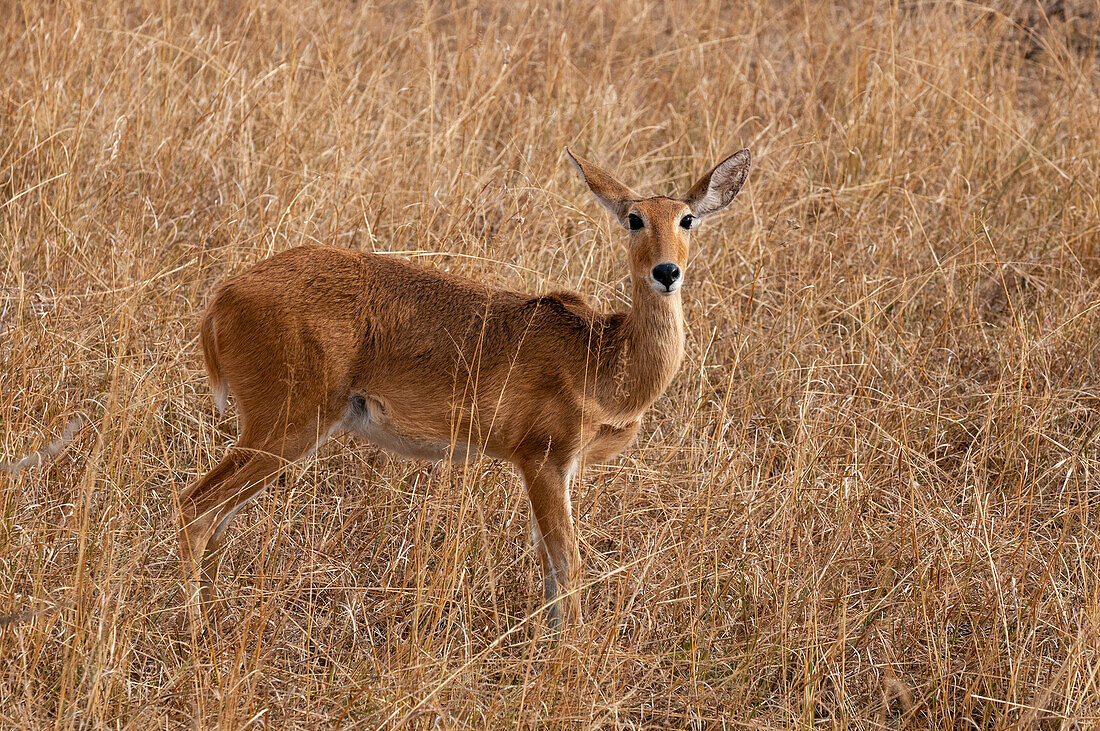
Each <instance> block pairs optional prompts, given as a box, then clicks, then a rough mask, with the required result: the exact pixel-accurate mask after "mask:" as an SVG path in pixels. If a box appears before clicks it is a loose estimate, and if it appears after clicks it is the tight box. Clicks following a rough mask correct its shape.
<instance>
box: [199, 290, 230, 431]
mask: <svg viewBox="0 0 1100 731" xmlns="http://www.w3.org/2000/svg"><path fill="white" fill-rule="evenodd" d="M199 343H200V344H201V345H202V359H203V362H204V363H205V364H206V373H207V375H208V376H210V388H211V389H213V391H214V405H216V406H217V407H218V413H222V412H223V411H225V407H226V405H227V404H228V403H229V387H228V386H226V384H225V381H224V380H223V379H222V372H221V369H220V368H218V344H217V342H215V340H214V312H213V311H212V310H207V311H206V314H205V315H203V318H202V324H201V325H200V326H199Z"/></svg>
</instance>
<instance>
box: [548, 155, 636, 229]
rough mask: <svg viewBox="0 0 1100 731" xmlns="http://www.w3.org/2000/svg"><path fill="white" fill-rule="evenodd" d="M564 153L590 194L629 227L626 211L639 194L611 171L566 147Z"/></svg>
mask: <svg viewBox="0 0 1100 731" xmlns="http://www.w3.org/2000/svg"><path fill="white" fill-rule="evenodd" d="M565 154H566V155H568V156H569V161H570V162H571V163H573V167H575V168H576V169H577V172H578V173H580V174H581V177H582V178H584V182H585V183H586V184H587V185H588V189H589V190H591V191H592V195H594V196H596V200H598V201H599V202H600V204H601V205H602V206H603V207H604V208H606V209H607V210H609V211H611V213H612V214H614V216H615V218H617V219H618V220H619V223H621V224H622V225H623V226H625V227H627V228H629V227H630V224H629V223H628V222H627V220H626V217H627V212H628V211H629V210H630V204H631V203H633V202H634V201H636V200H640V196H639V195H638V194H637V193H635V192H634V191H632V190H631V189H630V188H628V187H626V186H625V185H623V184H622V183H620V182H619V181H618V180H615V178H614V177H613V176H612V175H611V173H609V172H607V171H606V170H604V169H603V168H601V167H599V166H598V165H593V164H592V163H590V162H588V161H587V160H585V159H583V158H580V157H577V156H576V155H574V154H573V153H572V152H570V150H569V148H568V147H566V148H565Z"/></svg>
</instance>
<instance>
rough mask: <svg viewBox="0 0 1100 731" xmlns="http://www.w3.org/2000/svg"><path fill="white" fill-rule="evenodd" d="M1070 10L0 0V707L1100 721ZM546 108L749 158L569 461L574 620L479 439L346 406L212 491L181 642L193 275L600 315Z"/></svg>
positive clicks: (841, 723)
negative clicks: (309, 247) (654, 396)
mask: <svg viewBox="0 0 1100 731" xmlns="http://www.w3.org/2000/svg"><path fill="white" fill-rule="evenodd" d="M1098 35H1100V5H1098V4H1097V3H1096V2H1095V0H1089V1H1087V2H1075V1H1074V0H1065V1H1061V0H1043V1H1042V2H1039V1H1038V0H1027V1H1025V0H1019V1H1018V2H1015V1H1012V0H1009V1H1007V2H1002V3H995V4H991V3H987V2H984V1H981V2H979V1H969V0H950V1H949V0H943V1H940V0H894V1H893V2H887V1H884V0H875V1H873V2H839V3H816V2H808V1H807V0H803V1H796V0H746V2H738V3H728V2H717V1H714V0H702V1H701V2H683V1H682V0H669V1H668V2H656V1H654V0H622V1H621V2H597V1H595V0H575V1H573V2H561V1H557V2H548V3H539V2H534V1H533V0H515V1H514V2H471V3H458V2H451V3H447V2H411V1H407V0H379V1H373V0H371V1H368V0H363V1H360V2H351V1H349V0H331V1H330V2H316V1H315V0H303V1H302V2H282V1H277V0H240V1H239V2H235V1H232V0H226V2H217V3H206V2H194V1H187V0H180V1H178V2H166V1H161V2H153V1H152V0H148V1H143V0H128V1H126V2H122V1H119V0H104V1H103V2H85V1H81V0H65V1H60V2H36V1H33V0H2V1H0V460H3V459H6V460H9V461H14V460H18V459H19V458H20V457H22V456H24V455H28V454H32V453H34V452H35V450H38V449H40V448H42V447H43V446H44V445H48V444H50V443H51V442H57V440H61V442H60V443H58V444H59V447H60V448H59V449H57V450H55V451H56V452H57V453H56V454H52V455H48V457H47V458H45V459H43V460H41V462H42V463H41V464H36V465H23V466H22V467H21V468H20V469H18V470H11V471H10V473H9V474H0V728H5V729H6V728H13V729H14V728H31V729H93V728H96V729H98V728H103V729H152V728H183V727H191V728H218V729H246V728H272V729H276V728H278V729H282V728H290V729H307V728H309V729H312V728H357V729H358V728H362V729H372V728H385V729H389V728H418V729H419V728H423V729H429V728H432V729H434V728H448V729H451V728H453V729H494V728H500V729H504V728H539V729H543V728H546V729H558V728H561V729H574V728H586V729H587V728H614V729H643V728H645V729H658V728H659V729H681V728H690V729H720V728H729V729H735V728H811V727H815V728H816V727H821V728H844V729H880V728H957V729H969V728H980V729H1014V728H1044V729H1046V728H1050V729H1061V728H1066V729H1069V728H1074V729H1077V728H1082V729H1083V728H1091V727H1096V726H1098V725H1100V687H1098V686H1100V535H1098V532H1097V528H1098V526H1100V453H1098V451H1097V445H1098V440H1100V433H1098V432H1100V300H1098V296H1097V295H1098V292H1100V169H1098V168H1100V64H1098ZM566 145H568V146H570V147H571V148H572V149H576V150H577V151H578V152H580V153H581V154H583V155H585V156H586V157H588V158H589V159H591V160H593V161H595V162H598V163H600V164H602V165H604V166H606V167H607V168H609V169H611V170H614V171H615V172H616V173H617V174H618V175H619V176H620V177H621V178H622V179H623V180H624V181H626V182H628V183H629V184H630V185H632V186H634V187H635V188H637V189H639V190H644V191H651V192H653V193H665V194H672V193H677V192H679V193H682V192H684V191H685V190H686V188H687V186H689V185H690V184H691V182H692V181H693V180H694V179H695V178H696V177H697V176H698V175H699V174H700V173H702V172H703V171H704V170H705V169H706V168H707V167H708V166H709V165H712V164H714V163H715V162H717V161H718V160H719V159H721V158H722V157H723V156H724V155H726V154H729V153H730V152H732V151H734V150H737V149H740V148H742V147H746V148H749V149H750V150H751V151H752V154H753V159H754V163H753V169H752V172H751V174H750V177H749V182H748V184H747V185H746V186H745V189H744V190H743V191H742V193H741V195H740V196H739V197H738V198H737V200H736V201H735V202H734V204H733V205H732V206H731V207H730V209H729V210H727V211H726V212H724V213H723V214H721V215H720V216H716V217H715V219H713V220H708V221H707V222H705V223H704V225H703V226H702V227H701V228H700V229H699V230H698V231H697V232H696V233H695V234H693V239H694V253H693V257H692V261H691V263H690V265H689V267H688V268H687V271H686V277H687V283H686V285H685V287H684V290H683V299H684V304H685V310H686V313H687V320H688V334H687V345H686V347H687V351H686V356H685V360H684V363H683V366H682V368H681V369H680V372H679V374H678V375H677V377H676V379H675V380H674V382H673V384H672V385H671V386H670V388H669V389H668V390H667V392H666V393H665V395H664V396H663V397H661V399H660V400H659V401H658V402H657V404H656V405H655V407H654V408H653V409H652V411H651V412H650V414H649V415H648V417H647V418H646V421H645V425H644V427H643V430H642V433H641V435H640V437H639V439H638V441H637V442H636V444H635V445H634V446H633V447H632V448H631V449H630V450H628V451H627V452H626V453H625V454H624V455H623V456H621V457H620V458H618V459H616V460H615V461H613V462H612V463H610V464H603V465H595V466H592V467H590V468H589V470H588V471H587V473H586V475H585V479H584V480H583V482H582V483H581V484H578V485H576V486H575V487H574V494H573V497H574V511H575V515H576V519H577V521H578V525H579V526H580V527H579V531H580V541H581V553H582V557H583V560H584V562H585V568H584V575H583V580H584V584H585V587H586V588H585V590H584V594H583V600H582V601H583V607H584V614H585V621H584V623H583V624H582V625H580V626H578V627H576V628H575V629H574V630H572V631H570V632H569V633H567V634H566V635H564V636H563V637H562V638H561V640H560V641H559V642H557V643H552V642H548V641H547V639H546V637H545V634H544V633H543V632H541V631H540V626H541V621H542V620H541V618H540V615H539V614H538V612H537V609H538V605H539V602H540V598H541V591H540V579H539V566H538V561H537V560H536V558H535V556H534V554H533V552H532V550H531V547H530V540H529V538H528V533H527V525H528V515H527V504H526V500H525V498H524V495H523V490H522V483H521V481H520V480H519V478H518V477H517V476H516V475H515V474H514V472H513V471H512V470H511V468H510V467H508V466H507V465H505V464H503V463H500V462H496V461H493V460H483V461H480V462H477V463H475V464H472V465H468V466H465V467H456V466H448V465H431V464H427V463H422V462H415V461H409V460H405V459H401V458H396V457H392V456H389V455H387V454H385V453H383V452H380V451H378V450H376V449H374V448H372V447H370V446H365V445H362V444H357V443H355V442H353V441H350V440H346V439H338V440H335V441H333V442H330V443H329V444H328V445H326V446H325V447H324V448H323V449H321V450H320V451H318V452H317V453H316V454H314V455H313V456H311V457H310V458H308V459H307V460H304V461H302V462H301V463H299V464H297V465H296V466H295V468H294V469H293V471H292V473H291V474H290V475H288V476H287V477H286V478H285V479H283V480H282V482H281V484H280V485H279V486H277V487H275V488H273V489H272V490H270V491H269V492H267V493H266V495H265V496H264V497H262V498H261V499H259V500H257V501H255V502H254V503H252V504H251V505H250V506H249V507H248V508H246V509H245V511H244V512H243V513H242V514H241V516H239V517H238V518H237V520H236V521H235V523H234V527H233V529H232V530H233V532H232V536H231V539H230V543H229V546H228V550H227V556H226V565H225V567H224V568H223V573H222V576H221V577H220V585H221V586H220V588H221V590H222V593H223V596H225V597H226V600H227V602H226V604H227V605H226V611H227V613H228V615H229V616H230V617H231V618H232V619H233V620H234V623H233V626H232V628H231V629H228V630H226V631H225V632H224V633H220V634H219V633H208V634H202V633H193V634H192V633H180V632H179V631H178V626H177V623H176V622H175V621H174V619H175V617H176V614H177V611H178V608H179V600H180V596H179V579H180V574H179V570H178V563H177V561H178V552H177V547H176V537H175V533H176V530H177V528H178V521H177V499H178V496H179V494H180V492H181V491H182V490H183V489H184V488H185V487H186V486H187V485H188V484H190V483H191V482H193V481H194V480H195V479H196V478H197V477H198V476H199V475H200V474H201V473H202V472H204V471H205V470H207V469H209V468H210V467H211V466H212V465H213V464H214V463H215V462H216V460H217V459H218V458H219V456H220V455H221V454H223V453H224V451H225V449H226V448H227V445H228V444H230V443H231V442H232V441H233V439H234V435H235V433H236V424H235V421H234V419H233V415H234V412H233V411H232V409H231V410H230V411H229V412H227V413H226V414H225V415H224V416H219V415H218V414H217V412H216V411H215V409H214V407H213V402H212V399H211V394H210V390H209V387H208V384H207V381H206V377H205V374H204V372H203V369H202V359H201V356H200V354H199V352H198V348H197V323H198V318H199V315H200V314H201V312H202V310H203V308H204V306H205V304H206V303H207V302H208V301H209V298H210V296H211V294H212V292H213V291H214V289H215V288H216V287H217V285H218V283H219V282H220V281H221V280H223V279H224V278H225V277H226V276H228V275H231V274H234V273H237V272H240V271H243V270H244V269H245V268H247V267H248V266H249V265H250V264H252V263H254V262H257V261H259V260H261V259H263V258H264V257H267V256H269V255H271V254H273V253H275V252H278V251H282V250H285V249H287V248H289V247H293V246H296V245H300V244H304V243H324V244H328V245H332V246H339V247H350V248H354V249H360V250H364V251H377V252H385V253H387V254H388V255H391V256H394V257H399V258H402V259H406V260H409V261H417V262H421V263H425V264H428V265H429V266H434V267H438V268H440V269H445V270H448V271H451V272H455V273H459V274H463V275H467V276H470V277H474V278H477V279H480V280H482V281H486V282H489V283H491V284H494V285H497V286H502V287H508V288H512V289H517V290H522V291H526V292H530V293H532V294H539V293H543V292H548V291H551V290H554V289H560V288H570V289H574V290H577V291H579V292H581V293H582V294H583V295H584V296H585V297H586V298H588V300H589V301H590V302H592V303H593V304H594V305H595V306H598V307H600V308H602V309H604V310H608V311H610V310H613V309H622V308H625V307H627V306H628V304H629V292H630V289H629V286H628V284H627V281H626V275H627V268H626V261H625V250H624V245H623V234H622V232H621V229H620V228H619V227H618V226H617V225H616V224H615V223H614V222H613V221H612V220H611V219H610V217H609V216H608V215H607V214H606V212H605V211H603V210H602V209H600V208H599V207H598V206H597V205H596V204H595V203H594V202H593V201H592V200H591V197H590V196H589V194H588V192H587V191H586V190H585V189H584V186H583V185H582V184H581V183H580V181H579V180H578V179H577V177H576V175H575V173H574V172H573V171H572V170H571V169H570V168H569V166H568V165H567V164H566V161H565V157H564V153H563V148H564V147H565V146H566ZM74 419H75V420H76V421H74ZM70 424H71V425H72V427H70V428H67V427H68V425H70ZM62 437H71V438H70V439H62ZM9 466H10V465H9Z"/></svg>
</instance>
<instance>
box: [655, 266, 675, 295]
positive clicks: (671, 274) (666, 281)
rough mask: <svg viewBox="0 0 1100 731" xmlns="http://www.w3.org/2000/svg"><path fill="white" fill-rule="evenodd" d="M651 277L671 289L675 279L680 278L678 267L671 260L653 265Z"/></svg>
mask: <svg viewBox="0 0 1100 731" xmlns="http://www.w3.org/2000/svg"><path fill="white" fill-rule="evenodd" d="M653 278H654V279H656V280H657V281H658V282H660V283H661V284H663V285H665V289H671V288H672V285H673V284H675V283H676V280H678V279H679V278H680V267H678V266H676V265H675V264H673V263H672V262H665V263H664V264H658V265H657V266H655V267H653Z"/></svg>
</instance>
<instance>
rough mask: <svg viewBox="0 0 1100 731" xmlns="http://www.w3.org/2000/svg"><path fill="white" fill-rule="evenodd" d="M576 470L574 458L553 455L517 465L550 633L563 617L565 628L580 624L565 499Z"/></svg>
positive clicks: (576, 557)
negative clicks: (527, 502)
mask: <svg viewBox="0 0 1100 731" xmlns="http://www.w3.org/2000/svg"><path fill="white" fill-rule="evenodd" d="M579 466H580V459H579V457H578V456H573V457H569V458H568V459H557V458H555V456H554V455H549V456H547V457H544V458H541V459H539V460H537V461H532V462H529V463H522V464H520V465H519V468H520V470H521V471H522V472H523V480H524V482H525V484H526V487H527V498H528V500H530V502H531V512H532V513H534V515H533V516H532V520H533V521H534V525H533V526H532V528H533V530H532V531H531V534H532V536H533V537H534V539H535V541H536V543H537V545H536V546H535V550H536V551H538V552H539V560H540V562H541V564H542V572H543V581H544V582H545V583H544V591H543V595H544V597H545V599H546V602H547V603H548V604H549V609H548V613H549V620H550V625H551V626H552V627H553V628H554V629H557V628H559V627H560V626H561V620H562V614H563V613H564V614H565V621H566V624H568V623H570V622H572V621H580V597H579V596H578V594H577V590H578V587H577V584H578V579H579V577H580V566H581V562H580V550H579V548H578V545H577V534H576V531H575V530H574V529H573V508H572V505H571V501H570V497H569V483H570V482H571V481H572V479H573V478H574V477H575V476H576V473H577V469H578V468H579ZM563 610H564V611H563Z"/></svg>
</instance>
